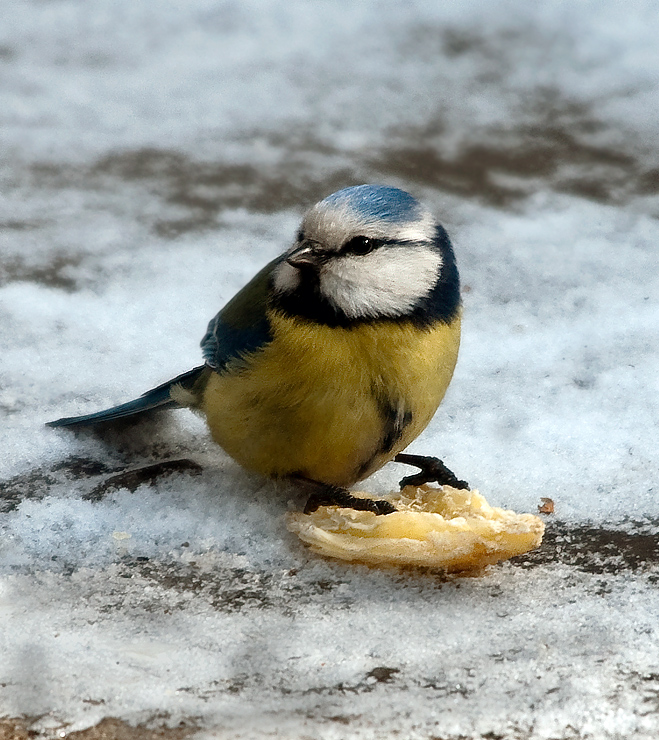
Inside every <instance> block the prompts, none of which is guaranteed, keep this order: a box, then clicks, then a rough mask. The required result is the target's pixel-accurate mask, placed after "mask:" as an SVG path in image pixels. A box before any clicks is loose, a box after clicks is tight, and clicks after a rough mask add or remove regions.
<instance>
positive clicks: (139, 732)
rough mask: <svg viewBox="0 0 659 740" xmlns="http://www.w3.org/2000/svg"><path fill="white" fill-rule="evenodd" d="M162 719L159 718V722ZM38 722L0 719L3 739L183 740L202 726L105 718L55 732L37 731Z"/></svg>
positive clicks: (19, 718)
mask: <svg viewBox="0 0 659 740" xmlns="http://www.w3.org/2000/svg"><path fill="white" fill-rule="evenodd" d="M158 719H160V720H161V721H162V719H161V718H156V721H157V720H158ZM35 722H36V720H29V719H25V718H21V717H17V718H12V719H9V718H7V719H0V740H30V739H31V738H37V737H53V736H54V737H67V738H70V740H183V739H184V738H186V737H190V735H193V734H194V733H195V732H197V730H198V729H199V727H198V726H197V725H194V724H193V723H191V722H180V723H179V724H178V725H176V726H175V727H168V726H167V725H164V724H160V725H157V724H154V725H153V726H146V725H137V726H133V725H129V724H128V723H127V722H124V721H123V720H120V719H114V718H113V717H106V718H105V719H103V720H101V721H100V722H99V723H98V724H97V725H94V727H89V728H88V729H86V730H77V731H76V732H70V733H69V732H66V728H61V729H60V730H58V731H57V733H55V732H38V731H36V730H34V729H32V728H33V726H34V724H35Z"/></svg>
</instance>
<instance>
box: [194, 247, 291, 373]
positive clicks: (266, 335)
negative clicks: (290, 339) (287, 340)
mask: <svg viewBox="0 0 659 740" xmlns="http://www.w3.org/2000/svg"><path fill="white" fill-rule="evenodd" d="M280 260H281V257H278V258H277V259H275V260H273V261H272V262H270V263H269V264H267V265H266V266H265V267H264V268H263V269H262V270H261V271H260V272H259V273H257V274H256V275H255V276H254V277H253V278H252V280H251V281H250V282H249V283H247V285H246V286H245V287H244V288H243V289H242V290H240V291H239V292H238V293H236V295H235V296H234V297H233V298H232V299H231V300H230V301H229V303H227V305H226V306H225V307H224V308H223V309H222V310H221V311H220V313H218V314H217V316H216V317H215V318H214V319H212V320H211V322H210V323H209V324H208V329H207V330H206V334H205V335H204V338H203V339H202V340H201V347H202V352H203V355H204V359H205V360H206V363H207V364H208V365H209V366H210V367H212V368H213V369H214V370H216V371H217V372H223V371H224V370H226V368H227V366H228V365H229V364H230V363H232V362H234V361H236V360H241V359H243V358H244V357H246V356H247V355H250V354H252V353H253V352H256V351H257V350H259V349H260V348H261V347H263V346H264V345H265V344H267V343H268V342H269V341H270V340H271V339H272V332H271V328H270V322H269V321H268V316H267V302H268V292H269V289H270V276H271V274H272V270H273V268H274V267H275V265H276V264H278V263H279V261H280Z"/></svg>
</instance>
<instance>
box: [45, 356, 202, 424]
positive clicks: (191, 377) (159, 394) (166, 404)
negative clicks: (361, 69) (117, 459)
mask: <svg viewBox="0 0 659 740" xmlns="http://www.w3.org/2000/svg"><path fill="white" fill-rule="evenodd" d="M204 370H205V366H204V365H201V366H200V367H196V368H194V369H193V370H188V372H187V373H183V374H182V375H178V376H176V377H175V378H173V379H172V380H168V381H167V382H166V383H163V384H162V385H159V386H158V387H157V388H152V389H151V390H150V391H147V392H146V393H144V394H142V395H141V396H140V397H139V398H136V399H135V400H133V401H128V402H127V403H122V404H120V405H119V406H113V407H112V408H111V409H105V410H104V411H97V412H96V413H94V414H85V415H83V416H69V417H66V418H64V419H56V420H55V421H49V422H47V424H46V426H49V427H77V426H80V427H83V426H92V425H94V424H100V423H103V422H106V421H115V420H116V419H124V418H126V417H128V416H136V415H137V414H142V413H144V412H145V411H153V410H154V409H171V408H181V404H179V403H177V402H176V401H174V400H173V399H172V397H171V396H170V391H171V389H172V387H173V386H175V385H180V386H182V387H183V388H185V389H187V390H191V389H192V387H193V386H194V384H195V383H196V381H197V380H198V379H199V378H200V376H201V374H202V372H203V371H204Z"/></svg>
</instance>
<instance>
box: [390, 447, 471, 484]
mask: <svg viewBox="0 0 659 740" xmlns="http://www.w3.org/2000/svg"><path fill="white" fill-rule="evenodd" d="M394 461H395V462H398V463H403V464H404V465H414V467H417V468H420V469H421V472H420V473H416V474H414V475H407V476H405V478H403V479H402V480H401V481H400V483H399V485H400V487H401V490H402V489H403V488H405V486H422V485H423V484H424V483H439V485H440V486H451V487H452V488H460V489H463V490H469V483H467V481H465V480H460V479H459V478H458V477H457V476H456V475H455V473H453V472H452V471H451V470H449V469H448V468H447V467H446V465H444V463H443V462H442V461H441V460H440V459H439V458H437V457H427V456H425V455H407V454H403V453H401V454H399V455H396V457H395V458H394Z"/></svg>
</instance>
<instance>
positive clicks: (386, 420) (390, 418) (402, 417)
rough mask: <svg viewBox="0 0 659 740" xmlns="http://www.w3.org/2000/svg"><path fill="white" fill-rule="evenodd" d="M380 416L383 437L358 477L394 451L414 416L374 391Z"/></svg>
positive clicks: (363, 465) (360, 469) (387, 397)
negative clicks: (376, 459)
mask: <svg viewBox="0 0 659 740" xmlns="http://www.w3.org/2000/svg"><path fill="white" fill-rule="evenodd" d="M373 395H374V397H375V399H376V402H377V405H378V410H379V412H380V416H381V418H382V436H381V438H380V444H379V445H378V448H377V450H376V451H375V454H373V455H372V456H371V457H370V458H369V459H368V460H366V461H365V462H363V463H362V464H361V465H360V467H359V472H358V477H359V478H361V477H362V476H363V475H364V474H365V473H366V471H367V470H368V469H369V468H370V467H371V465H372V464H373V461H374V460H375V458H376V457H378V455H386V454H387V453H388V452H391V450H393V448H394V446H395V445H396V443H397V442H398V441H399V440H400V438H401V437H402V436H403V431H404V430H405V427H406V426H408V425H409V424H410V423H411V422H412V418H413V414H412V412H411V411H410V410H409V409H406V408H405V407H404V406H403V405H402V402H400V401H399V402H398V403H394V402H393V401H392V399H391V398H389V396H384V395H383V394H382V393H378V392H376V391H374V393H373Z"/></svg>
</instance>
